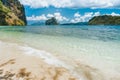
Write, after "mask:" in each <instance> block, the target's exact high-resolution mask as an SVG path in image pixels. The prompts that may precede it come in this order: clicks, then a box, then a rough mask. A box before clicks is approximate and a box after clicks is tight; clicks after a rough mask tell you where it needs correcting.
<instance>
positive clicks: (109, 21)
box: [88, 15, 120, 25]
mask: <svg viewBox="0 0 120 80" xmlns="http://www.w3.org/2000/svg"><path fill="white" fill-rule="evenodd" d="M88 24H90V25H120V16H111V15H102V16H95V17H93V18H92V19H91V20H89V22H88Z"/></svg>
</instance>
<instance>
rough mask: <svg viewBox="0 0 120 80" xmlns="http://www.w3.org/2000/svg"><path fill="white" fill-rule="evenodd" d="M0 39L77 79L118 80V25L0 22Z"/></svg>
mask: <svg viewBox="0 0 120 80" xmlns="http://www.w3.org/2000/svg"><path fill="white" fill-rule="evenodd" d="M0 40H1V41H4V42H10V43H16V44H20V45H23V46H25V47H24V50H25V51H26V54H28V55H35V56H37V57H41V56H42V58H45V59H46V62H48V63H49V64H51V65H56V66H61V67H65V68H67V69H68V70H69V71H70V72H71V73H72V74H74V75H76V76H77V77H78V78H79V80H120V26H119V25H115V26H110V25H106V26H105V25H56V26H52V25H51V26H45V25H41V26H0ZM33 50H36V52H33ZM38 50H39V51H38ZM41 53H42V55H41ZM85 77H88V78H85Z"/></svg>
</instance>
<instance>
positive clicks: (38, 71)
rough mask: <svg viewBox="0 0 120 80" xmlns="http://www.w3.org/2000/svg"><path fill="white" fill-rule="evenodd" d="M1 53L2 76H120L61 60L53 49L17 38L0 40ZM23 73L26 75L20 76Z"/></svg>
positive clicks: (88, 79)
mask: <svg viewBox="0 0 120 80" xmlns="http://www.w3.org/2000/svg"><path fill="white" fill-rule="evenodd" d="M3 53H4V54H3ZM0 55H1V56H0V73H1V74H0V78H3V77H4V76H5V75H6V74H7V76H8V75H13V76H12V80H16V79H17V80H21V79H25V80H26V79H28V78H29V79H28V80H61V79H62V80H110V79H111V80H119V79H120V77H119V75H115V74H114V73H110V76H109V75H108V73H107V74H105V73H106V72H105V71H106V70H105V71H104V72H103V71H102V72H101V70H99V69H97V68H95V67H93V66H90V65H86V64H85V63H84V62H81V61H79V60H78V61H71V63H68V64H66V61H64V60H63V61H62V60H61V59H59V57H56V56H54V55H52V54H51V53H48V52H45V51H42V50H39V49H35V48H33V47H30V46H27V45H24V44H21V43H17V42H14V43H13V42H11V41H10V42H9V41H3V40H2V41H0ZM64 62H65V63H64ZM73 65H74V67H73ZM21 73H22V74H24V75H25V76H24V77H23V76H21ZM112 74H113V75H112ZM26 75H27V76H26ZM56 75H57V77H55V76H56ZM10 78H11V77H10Z"/></svg>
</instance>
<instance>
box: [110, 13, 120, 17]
mask: <svg viewBox="0 0 120 80" xmlns="http://www.w3.org/2000/svg"><path fill="white" fill-rule="evenodd" d="M111 15H112V16H120V14H117V13H115V12H112V13H111Z"/></svg>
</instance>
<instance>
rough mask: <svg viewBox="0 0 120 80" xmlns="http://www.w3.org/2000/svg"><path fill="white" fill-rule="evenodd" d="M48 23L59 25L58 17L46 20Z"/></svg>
mask: <svg viewBox="0 0 120 80" xmlns="http://www.w3.org/2000/svg"><path fill="white" fill-rule="evenodd" d="M45 24H46V25H58V24H59V23H58V22H57V19H56V18H55V17H52V18H50V19H48V20H46V22H45Z"/></svg>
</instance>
